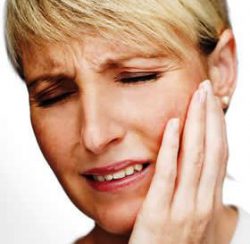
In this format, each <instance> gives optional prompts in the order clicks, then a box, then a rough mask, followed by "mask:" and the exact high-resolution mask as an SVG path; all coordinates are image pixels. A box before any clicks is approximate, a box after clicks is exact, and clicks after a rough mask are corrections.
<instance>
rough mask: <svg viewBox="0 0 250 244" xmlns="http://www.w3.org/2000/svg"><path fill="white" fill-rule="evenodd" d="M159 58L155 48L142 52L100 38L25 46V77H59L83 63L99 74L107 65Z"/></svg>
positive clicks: (147, 48) (23, 59) (23, 57)
mask: <svg viewBox="0 0 250 244" xmlns="http://www.w3.org/2000/svg"><path fill="white" fill-rule="evenodd" d="M157 56H160V51H159V50H158V49H157V48H156V47H146V46H145V47H143V50H139V49H138V48H136V47H134V46H128V45H125V44H122V43H121V42H119V41H112V42H109V41H108V40H106V39H104V38H101V37H88V38H85V39H84V41H76V40H70V41H68V42H61V43H59V42H57V43H51V42H50V43H46V42H42V43H39V45H38V44H32V45H29V46H26V47H24V48H23V52H22V61H23V68H24V76H25V77H26V78H27V80H30V79H32V77H33V76H35V75H37V73H47V72H50V73H57V72H58V71H59V70H62V69H66V70H64V71H65V72H68V71H69V70H72V69H74V67H73V66H74V65H76V64H77V63H79V61H80V60H81V61H82V59H84V60H85V61H86V62H87V63H88V64H89V65H90V66H91V67H92V68H93V69H95V70H96V71H97V72H98V71H101V70H102V69H104V68H105V66H107V65H116V64H118V63H119V62H122V61H125V60H128V59H130V58H134V57H144V58H153V57H157ZM67 69H68V70H67Z"/></svg>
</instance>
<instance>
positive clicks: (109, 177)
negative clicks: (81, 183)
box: [104, 175, 113, 181]
mask: <svg viewBox="0 0 250 244" xmlns="http://www.w3.org/2000/svg"><path fill="white" fill-rule="evenodd" d="M104 178H105V180H106V181H111V180H113V175H105V176H104Z"/></svg>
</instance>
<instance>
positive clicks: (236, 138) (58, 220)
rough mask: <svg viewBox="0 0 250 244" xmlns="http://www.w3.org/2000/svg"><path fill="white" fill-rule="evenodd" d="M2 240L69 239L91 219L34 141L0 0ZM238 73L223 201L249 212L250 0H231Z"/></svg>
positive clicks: (81, 231)
mask: <svg viewBox="0 0 250 244" xmlns="http://www.w3.org/2000/svg"><path fill="white" fill-rule="evenodd" d="M0 1H1V2H0V24H1V26H0V28H1V31H0V32H1V37H0V38H1V39H0V74H1V76H0V77H1V78H0V243H5V244H16V243H19V244H23V243H25V244H30V243H36V244H45V243H46V244H49V243H51V244H57V243H62V244H63V243H72V241H73V240H74V239H75V238H77V237H79V236H81V235H83V234H85V233H86V232H87V231H88V230H89V229H90V227H91V226H92V224H93V223H92V222H91V221H90V220H89V219H87V218H86V217H85V216H84V215H83V214H82V213H81V212H80V211H79V210H77V209H76V208H75V207H74V206H73V204H72V203H71V202H70V201H69V199H68V198H67V196H66V195H65V193H64V192H63V190H62V189H61V187H60V185H59V183H58V182H57V180H56V178H55V177H54V175H53V173H52V171H51V170H50V168H49V167H48V166H47V163H46V162H45V160H44V159H43V156H42V155H41V153H40V151H39V149H38V146H37V144H36V141H35V138H34V135H33V132H32V129H31V126H30V121H29V110H28V97H27V92H26V89H25V86H24V85H23V84H22V82H21V81H20V80H19V79H18V77H17V75H15V73H14V72H13V70H12V69H11V66H10V64H9V62H8V61H7V56H6V53H5V48H4V41H3V40H4V39H3V5H4V2H3V0H0ZM229 6H230V9H231V18H232V22H233V27H234V31H235V35H236V39H237V43H238V54H239V55H238V56H239V78H238V87H237V90H236V92H235V94H234V97H233V100H232V104H231V107H230V109H229V111H228V113H227V115H226V120H227V128H228V140H229V146H230V159H229V166H228V173H229V174H230V175H231V176H233V177H234V178H235V181H234V182H232V181H229V180H227V181H226V184H225V191H224V193H225V195H224V200H225V202H227V203H234V204H237V205H239V206H241V207H243V208H244V209H245V210H247V211H248V212H250V191H249V188H250V154H249V152H250V143H249V140H250V79H249V67H250V62H249V60H248V57H249V56H250V27H249V25H250V14H249V13H250V2H249V1H246V0H230V1H229Z"/></svg>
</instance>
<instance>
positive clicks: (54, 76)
mask: <svg viewBox="0 0 250 244" xmlns="http://www.w3.org/2000/svg"><path fill="white" fill-rule="evenodd" d="M23 51H24V52H23V66H24V72H25V78H26V82H27V86H28V89H29V94H30V100H31V105H30V106H31V120H32V125H33V128H34V131H35V135H36V137H37V140H38V143H39V145H40V147H41V150H42V152H43V154H44V155H45V157H46V159H47V161H48V163H49V165H50V167H51V168H52V169H53V171H54V172H55V174H56V176H57V177H58V179H59V181H60V183H61V184H62V186H63V187H64V189H65V191H66V192H67V194H68V195H69V197H70V198H71V199H72V201H73V202H74V203H75V205H76V206H77V207H78V208H79V209H81V210H82V211H83V212H84V213H86V214H87V215H89V216H90V217H91V218H93V219H94V220H95V221H96V222H97V223H98V224H99V225H100V226H101V227H102V228H104V229H106V230H108V231H110V232H113V233H126V232H128V231H129V230H130V229H131V228H132V225H133V222H134V220H135V217H136V215H137V213H138V209H139V207H140V206H141V204H142V202H143V199H144V197H145V195H146V193H147V190H148V188H149V186H150V182H151V179H152V176H153V174H154V165H155V163H156V159H157V154H158V151H159V148H160V145H161V139H162V135H163V131H164V127H165V125H166V123H167V121H168V120H169V119H170V118H173V117H179V118H180V119H181V130H182V129H183V125H184V122H185V117H186V113H187V108H188V105H189V101H190V98H191V96H192V94H193V92H194V90H196V88H197V85H198V84H199V83H200V82H201V80H203V79H204V78H206V74H205V70H204V67H203V64H202V60H201V58H200V57H199V55H198V53H197V52H196V51H195V50H194V49H190V50H189V52H190V55H189V57H190V59H189V60H188V59H186V60H183V61H182V62H180V61H178V60H176V59H174V58H170V57H168V56H160V55H159V54H156V53H153V51H152V57H151V56H148V57H144V55H140V53H138V52H135V51H133V50H132V49H131V48H128V47H125V46H123V45H121V44H119V42H117V43H113V44H111V43H109V42H107V41H105V40H104V39H102V38H100V37H88V38H85V40H84V42H74V41H72V42H71V43H69V44H68V45H63V44H50V43H46V44H44V46H43V47H41V46H40V47H37V46H33V47H29V48H26V49H24V50H23ZM124 160H125V161H124ZM121 161H123V162H122V163H119V162H121ZM144 163H147V164H144ZM148 163H149V164H148ZM135 164H139V165H141V164H143V168H142V169H141V167H140V166H138V165H137V166H135ZM117 172H119V173H117ZM93 175H95V176H93ZM114 178H118V179H114ZM111 179H112V180H111ZM166 187H167V186H166Z"/></svg>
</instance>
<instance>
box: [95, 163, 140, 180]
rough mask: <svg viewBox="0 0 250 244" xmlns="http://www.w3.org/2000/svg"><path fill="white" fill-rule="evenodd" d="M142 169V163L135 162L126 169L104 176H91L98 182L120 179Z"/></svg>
mask: <svg viewBox="0 0 250 244" xmlns="http://www.w3.org/2000/svg"><path fill="white" fill-rule="evenodd" d="M142 169H143V166H142V164H136V165H134V166H129V167H127V168H126V169H124V170H121V171H119V172H116V173H114V174H109V175H104V176H102V175H94V176H93V178H94V180H96V181H99V182H104V181H111V180H117V179H122V178H124V177H126V176H128V175H133V174H134V173H135V172H140V171H142Z"/></svg>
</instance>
